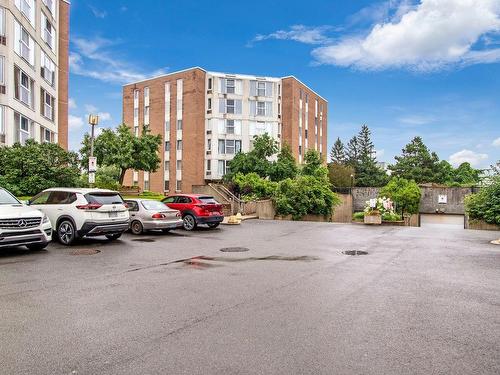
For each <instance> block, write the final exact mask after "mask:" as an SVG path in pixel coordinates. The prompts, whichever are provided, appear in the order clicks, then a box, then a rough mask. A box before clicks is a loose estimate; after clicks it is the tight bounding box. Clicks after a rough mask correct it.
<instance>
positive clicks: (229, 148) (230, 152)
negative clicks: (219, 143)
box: [226, 139, 234, 154]
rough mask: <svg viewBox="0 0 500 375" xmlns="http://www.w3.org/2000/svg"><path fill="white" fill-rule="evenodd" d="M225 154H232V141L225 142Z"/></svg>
mask: <svg viewBox="0 0 500 375" xmlns="http://www.w3.org/2000/svg"><path fill="white" fill-rule="evenodd" d="M226 153H227V154H234V139H228V140H226Z"/></svg>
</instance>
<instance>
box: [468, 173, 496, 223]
mask: <svg viewBox="0 0 500 375" xmlns="http://www.w3.org/2000/svg"><path fill="white" fill-rule="evenodd" d="M465 210H466V212H467V214H468V215H469V217H470V218H471V219H476V220H484V221H485V222H487V223H489V224H496V225H500V177H495V178H493V181H492V183H491V184H490V185H489V186H486V187H484V188H482V189H481V190H480V191H479V193H477V194H471V195H469V196H467V197H466V198H465Z"/></svg>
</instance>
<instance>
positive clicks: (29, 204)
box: [23, 199, 31, 206]
mask: <svg viewBox="0 0 500 375" xmlns="http://www.w3.org/2000/svg"><path fill="white" fill-rule="evenodd" d="M23 203H24V204H25V205H26V206H31V201H30V200H29V199H28V200H26V201H24V202H23Z"/></svg>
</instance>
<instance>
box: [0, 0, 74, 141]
mask: <svg viewBox="0 0 500 375" xmlns="http://www.w3.org/2000/svg"><path fill="white" fill-rule="evenodd" d="M68 42H69V3H68V2H67V1H64V0H0V145H8V146H9V145H12V144H14V143H15V142H20V143H22V144H23V143H24V142H26V140H27V139H30V138H32V139H35V140H36V141H38V142H52V143H59V144H60V145H61V146H63V147H64V148H67V147H68V146H67V145H68Z"/></svg>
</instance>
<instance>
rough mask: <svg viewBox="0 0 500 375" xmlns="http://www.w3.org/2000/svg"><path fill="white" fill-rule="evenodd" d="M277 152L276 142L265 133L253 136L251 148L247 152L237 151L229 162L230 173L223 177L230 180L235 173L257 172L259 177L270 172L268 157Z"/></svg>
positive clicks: (270, 166)
mask: <svg viewBox="0 0 500 375" xmlns="http://www.w3.org/2000/svg"><path fill="white" fill-rule="evenodd" d="M276 152H278V142H277V141H275V140H274V139H273V138H272V137H270V136H269V135H268V134H267V133H265V134H263V135H261V136H254V138H253V150H252V151H250V152H247V153H242V152H240V153H238V154H237V155H235V157H234V158H233V160H231V162H230V163H229V169H230V171H231V172H230V173H228V174H227V175H226V176H225V178H226V180H231V179H232V178H233V176H234V175H235V174H236V173H242V174H249V173H253V172H255V173H257V174H258V175H259V176H261V177H268V176H269V175H270V174H271V168H272V163H271V162H270V161H269V158H270V157H271V156H273V155H274V154H276Z"/></svg>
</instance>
